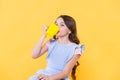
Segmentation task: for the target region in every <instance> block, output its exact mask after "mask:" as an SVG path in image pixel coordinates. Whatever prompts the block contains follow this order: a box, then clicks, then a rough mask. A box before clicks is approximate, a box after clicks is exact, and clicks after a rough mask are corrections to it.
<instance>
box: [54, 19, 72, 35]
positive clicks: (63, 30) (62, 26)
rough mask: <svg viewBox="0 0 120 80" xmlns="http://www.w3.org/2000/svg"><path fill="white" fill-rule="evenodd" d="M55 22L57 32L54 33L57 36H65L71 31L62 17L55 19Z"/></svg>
mask: <svg viewBox="0 0 120 80" xmlns="http://www.w3.org/2000/svg"><path fill="white" fill-rule="evenodd" d="M56 24H57V25H58V27H59V32H58V33H57V35H56V36H57V37H63V36H67V35H69V34H70V33H71V31H70V30H69V29H68V28H67V26H66V25H65V22H64V20H63V19H62V18H58V19H57V20H56Z"/></svg>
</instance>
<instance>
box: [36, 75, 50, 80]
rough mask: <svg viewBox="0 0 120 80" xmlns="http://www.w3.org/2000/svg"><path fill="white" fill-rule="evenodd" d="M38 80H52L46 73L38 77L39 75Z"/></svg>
mask: <svg viewBox="0 0 120 80" xmlns="http://www.w3.org/2000/svg"><path fill="white" fill-rule="evenodd" d="M37 79H38V80H50V79H49V76H48V75H45V74H40V75H39V76H38V77H37Z"/></svg>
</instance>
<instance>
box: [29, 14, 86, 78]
mask: <svg viewBox="0 0 120 80" xmlns="http://www.w3.org/2000/svg"><path fill="white" fill-rule="evenodd" d="M55 24H56V25H57V26H58V27H59V32H58V33H57V34H56V35H55V36H54V39H49V40H48V41H46V42H45V44H44V45H42V43H43V41H44V39H45V38H46V30H47V27H44V28H43V35H42V37H41V39H40V41H39V42H38V44H37V45H36V46H35V47H34V49H33V52H32V58H34V59H36V58H38V57H40V56H41V55H43V54H44V53H45V52H47V51H48V54H47V57H46V59H47V67H46V68H45V69H41V70H39V71H38V72H37V73H36V74H35V75H33V76H32V77H31V78H30V80H69V77H68V75H69V73H70V71H71V70H72V78H73V79H74V80H76V76H75V70H76V67H77V66H78V65H79V63H78V59H79V58H80V56H81V54H82V52H83V50H84V45H81V44H80V45H78V44H79V43H80V42H79V39H78V38H77V32H76V23H75V20H74V19H73V18H72V17H70V16H68V15H61V16H59V17H58V18H57V20H56V22H55ZM76 63H77V64H76Z"/></svg>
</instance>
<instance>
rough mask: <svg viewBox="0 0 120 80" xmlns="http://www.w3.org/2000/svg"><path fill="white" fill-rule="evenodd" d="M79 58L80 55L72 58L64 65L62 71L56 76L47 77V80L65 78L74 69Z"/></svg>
mask: <svg viewBox="0 0 120 80" xmlns="http://www.w3.org/2000/svg"><path fill="white" fill-rule="evenodd" d="M80 56H81V55H80V54H75V55H74V56H73V57H72V59H71V60H70V61H69V62H68V63H67V64H66V66H65V68H64V70H63V71H62V72H60V73H58V74H54V75H51V76H49V80H59V79H63V78H65V77H67V76H68V75H69V73H70V71H71V70H72V68H73V67H74V65H75V64H76V62H77V61H78V59H79V58H80Z"/></svg>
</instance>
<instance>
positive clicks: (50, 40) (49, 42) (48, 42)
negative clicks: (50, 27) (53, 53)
mask: <svg viewBox="0 0 120 80" xmlns="http://www.w3.org/2000/svg"><path fill="white" fill-rule="evenodd" d="M55 41H56V40H55V39H49V40H47V41H46V45H47V46H48V47H49V46H50V45H51V44H52V43H54V42H55Z"/></svg>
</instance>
